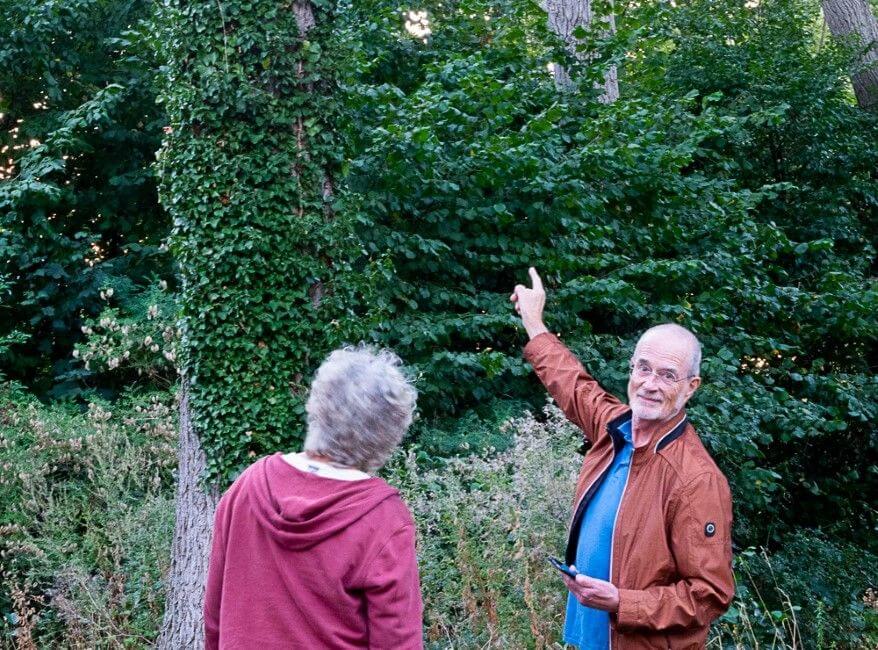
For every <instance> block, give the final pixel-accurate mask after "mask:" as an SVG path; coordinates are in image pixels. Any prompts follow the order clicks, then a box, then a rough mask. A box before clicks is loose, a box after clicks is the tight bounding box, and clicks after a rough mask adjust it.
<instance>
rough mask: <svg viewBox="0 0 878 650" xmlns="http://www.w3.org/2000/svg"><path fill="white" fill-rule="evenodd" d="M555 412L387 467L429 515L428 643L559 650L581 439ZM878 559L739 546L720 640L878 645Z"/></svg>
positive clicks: (744, 645) (824, 545) (820, 544)
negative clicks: (464, 447) (493, 440)
mask: <svg viewBox="0 0 878 650" xmlns="http://www.w3.org/2000/svg"><path fill="white" fill-rule="evenodd" d="M544 416H545V420H544V421H538V420H537V419H535V418H534V417H532V416H531V415H525V416H524V417H519V418H514V419H511V420H508V421H507V422H505V423H504V424H503V425H501V427H500V428H499V432H500V433H502V434H503V435H505V436H506V437H507V438H508V446H507V448H506V449H505V450H504V451H502V452H499V453H498V452H496V451H494V450H492V449H491V448H490V447H489V448H487V449H484V450H482V451H481V452H480V453H478V454H475V455H461V456H456V457H452V458H448V459H445V460H439V459H435V458H431V457H429V456H428V455H427V454H425V453H424V452H423V450H419V449H417V448H411V449H409V450H408V451H407V452H406V453H405V454H400V455H399V456H398V457H397V458H396V459H395V461H394V463H393V464H392V465H391V466H390V467H389V468H388V478H389V480H390V481H391V482H392V483H394V484H395V485H397V486H399V487H400V489H401V490H402V492H403V495H404V498H405V499H406V501H407V503H408V504H409V506H410V507H411V509H412V511H413V513H414V516H415V520H416V521H417V523H418V529H419V541H418V544H419V547H418V557H419V566H420V571H421V585H422V592H423V594H424V603H425V621H424V623H425V629H426V638H427V642H428V647H434V648H446V647H462V648H472V647H496V648H548V647H559V644H560V643H561V641H560V637H561V630H562V627H563V611H564V599H565V598H566V592H565V590H564V586H563V583H561V581H560V580H559V578H558V576H557V574H556V572H555V570H554V569H552V568H551V567H550V566H549V565H548V564H547V563H546V560H545V557H546V555H559V554H560V553H561V552H562V550H563V548H564V544H565V541H566V537H565V535H566V526H567V523H568V520H569V516H570V507H571V499H572V495H573V486H574V482H575V478H576V475H577V472H578V470H579V463H580V458H579V456H578V455H577V454H576V450H577V448H578V447H579V445H580V443H581V435H580V433H579V432H578V431H577V430H576V429H575V428H574V427H573V426H572V425H570V424H569V423H568V422H567V421H566V420H565V419H564V416H563V414H561V412H560V411H559V410H558V409H556V408H555V407H554V406H549V407H547V408H546V409H545V411H544ZM437 464H438V465H439V466H438V467H436V465H437ZM425 465H426V466H429V467H427V468H425ZM875 566H876V563H875V559H874V557H873V556H871V555H869V554H868V553H867V552H865V551H860V550H858V549H856V548H854V547H851V546H845V545H841V544H839V545H834V544H832V543H830V542H828V541H827V540H825V539H822V538H820V537H819V535H816V534H815V533H804V532H803V533H800V534H797V535H795V536H792V537H791V538H790V539H789V543H788V544H786V545H784V546H783V547H782V548H781V550H780V551H778V552H777V553H776V554H775V555H769V554H768V553H767V552H766V551H764V550H757V549H754V548H749V549H746V550H743V551H741V552H738V553H737V554H736V558H735V573H736V579H737V594H736V597H735V600H734V602H733V604H732V606H731V607H730V609H729V611H728V612H727V613H726V614H725V615H724V616H723V617H722V618H721V619H719V620H718V621H717V622H716V623H715V625H714V627H713V630H712V632H711V637H710V641H709V644H708V647H710V648H713V649H716V650H721V649H723V650H724V649H728V650H745V649H746V650H750V649H751V648H758V647H760V646H762V645H765V647H774V648H790V649H791V648H803V647H805V648H818V647H828V646H825V645H821V643H822V642H821V641H820V639H824V640H826V641H830V640H832V641H834V642H835V643H836V647H837V648H866V647H874V640H875V638H876V637H875V635H876V634H878V625H876V617H878V609H876V604H875V597H874V591H869V587H874V585H875V583H876V575H875ZM815 603H822V605H815ZM870 644H872V645H870Z"/></svg>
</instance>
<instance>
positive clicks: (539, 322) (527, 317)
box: [509, 267, 549, 338]
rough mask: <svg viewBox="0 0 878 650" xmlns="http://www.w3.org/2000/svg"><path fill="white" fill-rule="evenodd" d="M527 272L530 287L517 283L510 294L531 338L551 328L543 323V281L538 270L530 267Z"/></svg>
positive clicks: (544, 296) (510, 298) (544, 298)
mask: <svg viewBox="0 0 878 650" xmlns="http://www.w3.org/2000/svg"><path fill="white" fill-rule="evenodd" d="M527 272H528V273H529V274H530V280H531V284H532V285H533V286H532V287H531V288H530V289H528V288H527V287H526V286H524V285H523V284H516V285H515V289H513V291H512V295H511V296H509V300H511V301H512V302H513V303H514V304H515V311H517V312H518V313H519V314H521V322H522V324H523V325H524V329H526V330H527V334H528V336H529V337H530V338H534V337H535V336H539V335H540V334H543V333H544V332H548V331H549V330H548V329H547V328H546V326H545V325H544V324H543V308H544V307H545V305H546V292H545V290H544V289H543V281H542V280H541V279H540V276H539V275H537V270H536V269H535V268H534V267H530V268H529V269H528V270H527Z"/></svg>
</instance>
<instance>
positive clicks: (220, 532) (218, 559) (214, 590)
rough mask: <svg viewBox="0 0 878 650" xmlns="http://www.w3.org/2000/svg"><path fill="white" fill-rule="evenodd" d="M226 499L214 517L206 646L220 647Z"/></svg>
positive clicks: (214, 649)
mask: <svg viewBox="0 0 878 650" xmlns="http://www.w3.org/2000/svg"><path fill="white" fill-rule="evenodd" d="M225 504H226V499H220V503H219V505H218V506H217V509H216V514H215V516H214V519H213V542H212V544H211V549H210V563H209V564H208V567H207V582H206V585H205V590H204V648H205V650H217V648H219V617H220V602H221V600H222V591H223V574H224V572H225V564H226V542H225V540H226V530H225V522H226V517H225V511H226V505H225Z"/></svg>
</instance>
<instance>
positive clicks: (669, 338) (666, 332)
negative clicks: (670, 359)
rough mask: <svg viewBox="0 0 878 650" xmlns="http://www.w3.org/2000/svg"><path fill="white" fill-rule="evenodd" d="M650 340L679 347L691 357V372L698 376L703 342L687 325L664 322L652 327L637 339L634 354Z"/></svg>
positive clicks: (665, 345) (664, 345)
mask: <svg viewBox="0 0 878 650" xmlns="http://www.w3.org/2000/svg"><path fill="white" fill-rule="evenodd" d="M646 342H650V343H655V344H658V345H660V346H662V347H673V348H677V349H679V350H680V351H681V352H682V353H683V354H685V355H686V358H687V359H689V374H690V375H691V376H693V377H697V376H698V375H699V374H700V371H701V343H700V342H699V341H698V339H697V338H696V336H695V335H694V334H693V333H692V332H690V331H689V330H687V329H686V328H685V327H682V326H680V325H677V324H676V323H663V324H661V325H656V326H655V327H650V328H649V329H648V330H646V331H645V332H644V333H643V334H642V335H641V336H640V338H639V339H638V340H637V345H636V346H634V356H635V357H636V356H637V350H638V349H639V348H640V346H642V345H643V344H644V343H646Z"/></svg>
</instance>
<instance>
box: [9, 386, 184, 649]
mask: <svg viewBox="0 0 878 650" xmlns="http://www.w3.org/2000/svg"><path fill="white" fill-rule="evenodd" d="M175 421H176V405H175V402H174V399H173V395H172V394H169V393H153V394H140V395H135V394H129V395H126V396H124V397H123V398H122V399H120V400H118V401H116V402H115V403H113V404H110V403H106V402H99V401H94V402H91V403H90V404H89V407H88V410H87V412H85V413H83V412H82V411H80V410H79V409H77V408H73V407H71V406H70V405H69V404H68V405H65V404H60V403H59V404H56V405H53V406H51V407H46V406H43V405H41V404H40V403H39V402H37V401H36V400H35V399H34V398H33V397H30V396H28V395H27V394H26V393H25V391H24V390H22V389H21V387H19V386H17V385H15V384H4V385H3V386H2V387H0V464H2V467H3V471H2V473H0V501H2V503H3V504H4V507H3V509H2V511H0V617H2V618H0V645H2V646H3V647H20V648H30V647H42V648H49V647H51V648H61V647H65V648H111V647H112V648H120V647H146V646H147V645H149V644H150V643H151V641H152V640H153V639H154V637H155V635H156V634H157V632H158V626H159V624H160V622H161V615H162V611H163V605H164V594H163V588H162V579H163V576H164V575H165V573H166V571H167V569H168V564H169V561H170V555H169V554H170V545H171V544H170V541H171V532H172V530H173V524H174V500H173V492H174V469H175V466H176V422H175Z"/></svg>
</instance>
